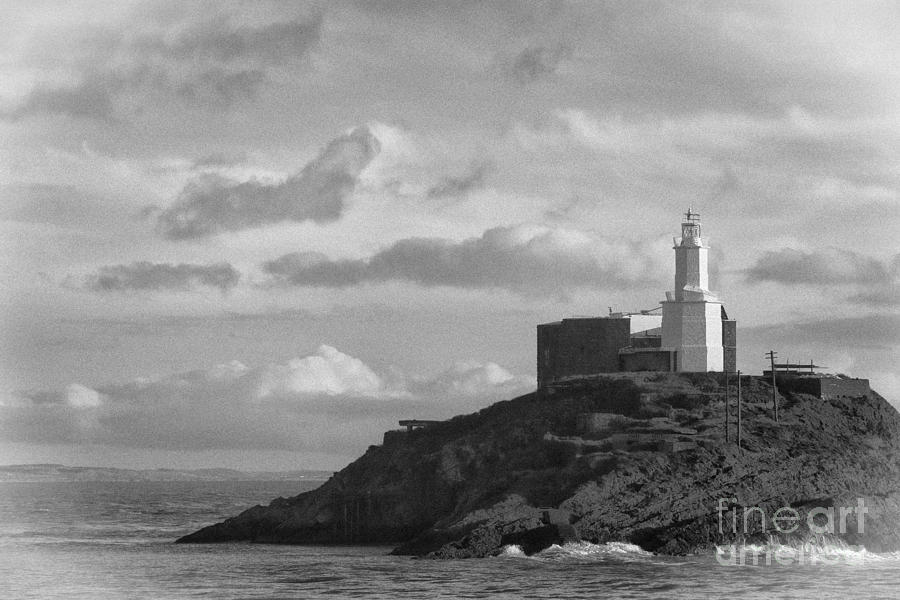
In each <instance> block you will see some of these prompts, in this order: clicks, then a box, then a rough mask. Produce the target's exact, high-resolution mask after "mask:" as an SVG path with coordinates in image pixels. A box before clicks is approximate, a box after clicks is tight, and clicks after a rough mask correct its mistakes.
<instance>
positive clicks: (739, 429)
mask: <svg viewBox="0 0 900 600" xmlns="http://www.w3.org/2000/svg"><path fill="white" fill-rule="evenodd" d="M737 373H738V390H737V396H738V398H737V413H738V418H737V421H738V422H737V429H738V432H737V438H738V450H739V451H740V453H741V454H743V453H744V449H743V448H741V372H740V371H738V372H737Z"/></svg>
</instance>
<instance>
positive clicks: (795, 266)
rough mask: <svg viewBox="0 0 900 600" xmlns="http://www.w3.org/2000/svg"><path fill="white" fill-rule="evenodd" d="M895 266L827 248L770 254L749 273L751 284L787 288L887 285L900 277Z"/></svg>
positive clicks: (779, 251) (851, 252)
mask: <svg viewBox="0 0 900 600" xmlns="http://www.w3.org/2000/svg"><path fill="white" fill-rule="evenodd" d="M896 264H897V262H896V260H895V263H894V266H893V267H891V266H888V265H885V264H884V263H882V262H881V261H879V260H877V259H874V258H871V257H868V256H863V255H861V254H857V253H856V252H853V251H852V250H846V249H843V248H825V249H822V250H817V251H814V252H804V251H802V250H792V249H790V248H784V249H782V250H774V251H769V252H766V253H765V254H763V255H762V256H761V257H759V259H757V261H756V264H754V265H753V266H752V267H750V268H749V269H748V270H747V271H746V276H747V279H748V280H749V281H751V282H761V281H774V282H776V283H784V284H798V283H799V284H812V285H833V284H863V285H886V284H888V283H890V282H891V281H892V280H893V279H895V278H896V277H897V275H898V269H897V268H896Z"/></svg>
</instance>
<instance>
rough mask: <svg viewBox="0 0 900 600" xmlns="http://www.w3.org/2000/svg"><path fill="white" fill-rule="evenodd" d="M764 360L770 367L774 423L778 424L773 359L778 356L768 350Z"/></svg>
mask: <svg viewBox="0 0 900 600" xmlns="http://www.w3.org/2000/svg"><path fill="white" fill-rule="evenodd" d="M766 358H768V359H769V362H770V364H771V365H772V406H773V407H774V408H775V422H776V423H777V422H778V386H777V384H776V382H775V359H776V358H778V354H777V353H776V352H775V351H774V350H769V352H768V353H767V354H766Z"/></svg>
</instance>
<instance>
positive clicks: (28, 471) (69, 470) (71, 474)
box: [0, 463, 332, 483]
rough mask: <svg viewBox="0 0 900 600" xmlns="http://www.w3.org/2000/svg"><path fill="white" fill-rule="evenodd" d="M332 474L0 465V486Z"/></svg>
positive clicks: (320, 474) (315, 477)
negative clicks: (30, 483) (8, 484)
mask: <svg viewBox="0 0 900 600" xmlns="http://www.w3.org/2000/svg"><path fill="white" fill-rule="evenodd" d="M331 475H332V472H331V471H322V470H297V471H241V470H238V469H216V468H210V469H162V468H160V469H122V468H118V467H79V466H74V467H73V466H67V465H61V464H47V463H37V464H14V465H0V483H29V482H77V481H106V482H116V481H126V482H127V481H135V482H136V481H291V480H298V481H325V480H326V479H328V478H329V477H330V476H331Z"/></svg>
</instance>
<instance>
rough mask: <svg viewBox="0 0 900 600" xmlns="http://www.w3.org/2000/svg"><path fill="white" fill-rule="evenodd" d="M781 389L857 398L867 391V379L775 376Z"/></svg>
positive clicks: (828, 396)
mask: <svg viewBox="0 0 900 600" xmlns="http://www.w3.org/2000/svg"><path fill="white" fill-rule="evenodd" d="M777 382H778V387H780V388H781V389H783V390H788V391H792V392H800V393H803V394H810V395H812V396H816V397H818V398H841V397H844V398H858V397H859V396H865V395H866V394H868V393H869V380H868V379H842V378H840V377H777Z"/></svg>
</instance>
